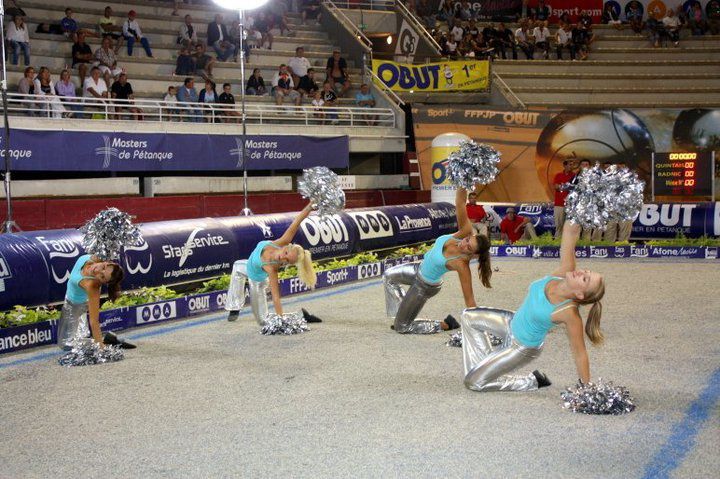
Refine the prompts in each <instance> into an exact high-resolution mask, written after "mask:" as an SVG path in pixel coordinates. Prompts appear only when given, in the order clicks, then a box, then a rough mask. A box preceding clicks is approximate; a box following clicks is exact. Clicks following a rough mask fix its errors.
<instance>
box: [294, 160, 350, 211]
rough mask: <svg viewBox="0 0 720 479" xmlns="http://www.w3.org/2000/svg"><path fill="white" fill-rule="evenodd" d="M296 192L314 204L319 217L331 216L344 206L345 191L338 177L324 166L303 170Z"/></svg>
mask: <svg viewBox="0 0 720 479" xmlns="http://www.w3.org/2000/svg"><path fill="white" fill-rule="evenodd" d="M298 192H299V193H300V194H301V195H302V196H303V197H304V198H308V199H309V200H310V201H312V202H313V203H314V204H315V206H316V207H317V212H318V215H319V216H320V218H324V217H326V216H332V215H334V214H336V213H338V212H339V211H341V210H342V209H343V208H344V207H345V192H344V191H343V190H342V188H340V185H339V184H338V177H337V175H336V174H335V173H333V172H332V171H330V170H329V169H328V168H327V167H325V166H314V167H312V168H307V169H305V170H303V175H302V177H301V178H299V179H298Z"/></svg>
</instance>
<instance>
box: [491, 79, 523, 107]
mask: <svg viewBox="0 0 720 479" xmlns="http://www.w3.org/2000/svg"><path fill="white" fill-rule="evenodd" d="M492 78H493V84H494V85H497V86H499V88H500V93H502V96H504V97H505V99H506V100H507V101H508V102H509V103H510V104H511V105H512V106H513V107H515V108H521V109H523V110H527V106H526V105H525V103H523V101H522V100H521V99H520V97H519V96H517V95H516V94H515V92H514V91H512V89H511V88H510V85H508V84H507V83H505V80H503V79H502V78H501V77H500V75H498V74H497V73H496V72H495V71H493V72H492Z"/></svg>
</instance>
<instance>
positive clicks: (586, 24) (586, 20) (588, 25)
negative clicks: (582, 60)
mask: <svg viewBox="0 0 720 479" xmlns="http://www.w3.org/2000/svg"><path fill="white" fill-rule="evenodd" d="M545 23H546V24H547V22H545ZM579 23H580V25H582V27H583V28H584V29H585V31H586V32H587V33H586V34H587V44H588V50H589V49H590V45H592V44H593V42H594V41H595V32H593V27H592V17H591V16H590V14H589V13H588V12H587V11H583V12H582V13H581V14H580V20H579ZM546 26H547V25H546Z"/></svg>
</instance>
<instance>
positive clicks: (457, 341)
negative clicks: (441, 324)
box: [445, 331, 502, 348]
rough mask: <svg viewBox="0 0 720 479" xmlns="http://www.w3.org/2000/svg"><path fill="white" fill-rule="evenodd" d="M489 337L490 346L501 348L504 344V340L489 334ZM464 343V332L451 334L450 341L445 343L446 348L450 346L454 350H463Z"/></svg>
mask: <svg viewBox="0 0 720 479" xmlns="http://www.w3.org/2000/svg"><path fill="white" fill-rule="evenodd" d="M487 335H488V337H489V338H490V344H491V345H492V346H493V347H494V346H499V345H501V344H502V339H500V338H498V337H497V336H495V335H494V334H492V333H487ZM462 342H463V336H462V331H455V332H454V333H452V334H450V339H448V341H447V343H445V346H450V347H454V348H462Z"/></svg>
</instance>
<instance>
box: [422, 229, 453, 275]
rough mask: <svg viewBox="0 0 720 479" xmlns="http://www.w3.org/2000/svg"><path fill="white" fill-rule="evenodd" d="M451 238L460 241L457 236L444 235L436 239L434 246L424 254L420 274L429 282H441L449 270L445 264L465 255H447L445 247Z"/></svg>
mask: <svg viewBox="0 0 720 479" xmlns="http://www.w3.org/2000/svg"><path fill="white" fill-rule="evenodd" d="M449 240H453V241H456V242H457V241H459V240H458V239H457V238H453V235H442V236H440V237H438V239H436V240H435V244H434V245H433V247H432V248H430V251H428V252H427V253H425V256H423V260H422V263H420V276H422V278H423V279H424V280H425V281H427V282H428V283H439V282H440V280H441V279H442V277H443V275H444V274H445V273H447V272H448V271H449V270H448V269H447V267H446V266H445V264H446V263H447V262H448V261H452V260H454V259H457V258H460V257H461V256H463V255H458V256H451V257H450V258H446V257H445V255H444V254H443V249H444V248H445V243H447V242H448V241H449Z"/></svg>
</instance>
